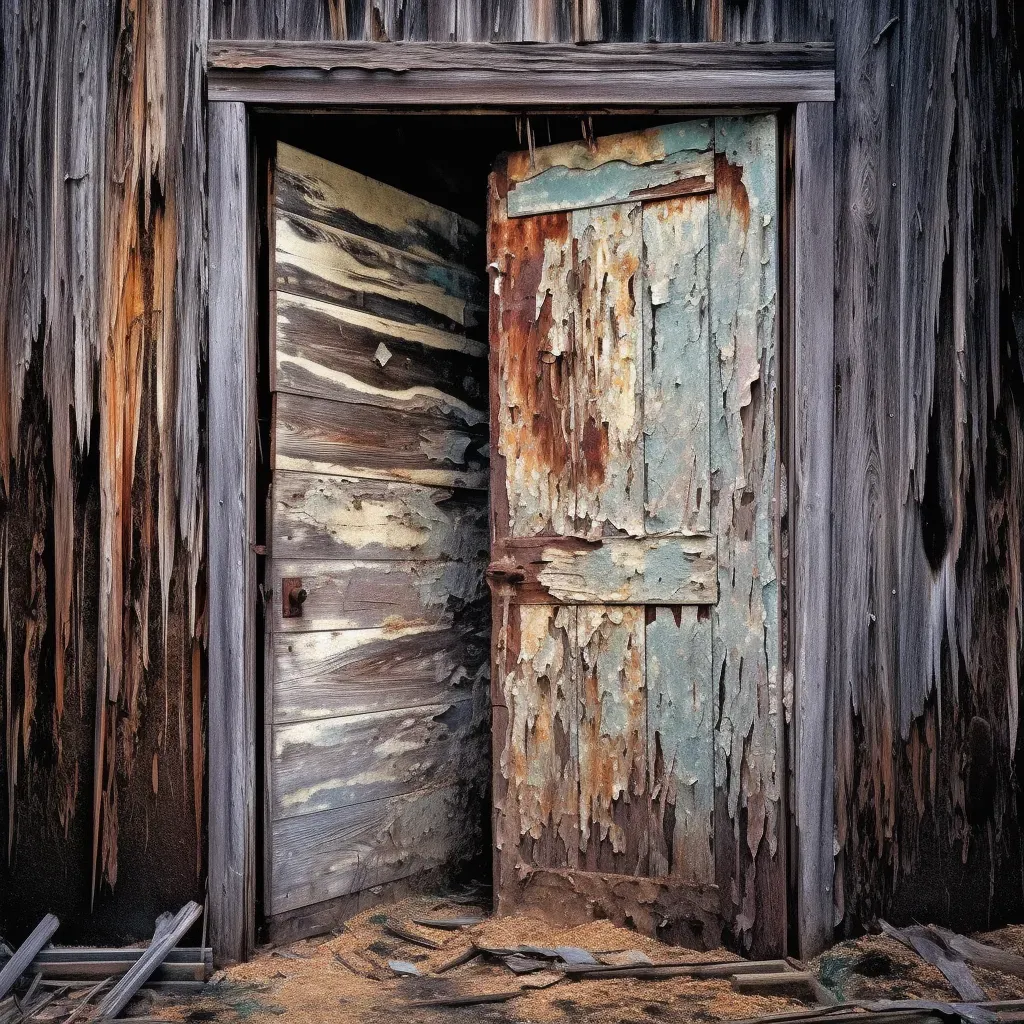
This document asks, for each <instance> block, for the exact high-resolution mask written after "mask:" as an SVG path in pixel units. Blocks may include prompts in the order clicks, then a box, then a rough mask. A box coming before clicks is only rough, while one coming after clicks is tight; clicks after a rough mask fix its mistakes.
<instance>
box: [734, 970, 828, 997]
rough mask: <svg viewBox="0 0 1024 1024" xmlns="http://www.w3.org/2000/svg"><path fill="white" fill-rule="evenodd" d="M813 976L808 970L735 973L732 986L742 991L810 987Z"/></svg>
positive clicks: (811, 986)
mask: <svg viewBox="0 0 1024 1024" xmlns="http://www.w3.org/2000/svg"><path fill="white" fill-rule="evenodd" d="M812 981H813V976H812V975H811V974H810V973H809V972H808V971H793V970H788V971H775V972H772V973H765V974H759V973H755V974H734V975H733V976H732V987H733V988H734V989H737V990H738V991H741V992H751V991H755V992H760V991H762V990H765V989H769V990H774V989H780V988H781V989H794V988H810V989H812V990H813V985H812Z"/></svg>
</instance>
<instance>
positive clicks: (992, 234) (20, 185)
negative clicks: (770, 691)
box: [0, 0, 1024, 942]
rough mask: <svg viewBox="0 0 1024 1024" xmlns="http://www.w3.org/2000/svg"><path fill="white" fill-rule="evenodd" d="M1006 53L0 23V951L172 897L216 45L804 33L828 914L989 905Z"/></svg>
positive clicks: (1009, 675)
mask: <svg viewBox="0 0 1024 1024" xmlns="http://www.w3.org/2000/svg"><path fill="white" fill-rule="evenodd" d="M1015 17H1017V18H1018V20H1017V21H1016V22H1015ZM1022 31H1024V27H1022V26H1021V24H1020V22H1019V16H1016V15H1015V13H1014V5H1013V4H1012V2H1011V0H944V2H941V3H934V2H931V0H899V2H897V0H864V2H860V3H847V4H837V5H835V7H834V9H833V4H832V2H831V0H801V2H794V0H548V2H544V0H483V2H476V0H433V2H427V0H414V2H410V3H403V2H401V0H186V2H181V3H177V2H172V0H122V2H120V3H114V2H113V0H69V2H67V3H61V4H57V3H55V2H50V3H36V2H33V0H6V2H5V3H3V4H2V5H0V175H2V178H3V188H2V189H0V366H2V367H3V371H2V382H0V478H2V486H0V559H2V561H3V567H2V574H3V577H2V578H3V589H2V591H0V594H2V596H0V601H2V604H3V609H2V620H0V621H2V629H0V666H5V667H4V669H3V675H4V680H3V684H2V685H0V706H2V717H3V721H4V729H3V733H2V740H0V742H2V764H3V769H2V773H3V776H4V781H5V785H4V786H3V787H2V791H0V822H3V823H4V825H3V827H4V828H5V832H6V837H5V841H4V843H3V850H2V851H0V887H2V889H3V891H4V892H5V893H17V894H18V895H17V898H16V899H13V900H12V899H6V900H5V901H4V903H3V907H2V910H0V930H3V931H4V933H5V934H7V935H8V936H11V937H18V936H19V935H21V934H23V933H24V932H26V931H27V930H28V929H29V928H30V927H31V926H32V925H33V924H34V923H35V921H36V920H38V918H39V917H40V916H41V915H42V913H43V912H44V911H45V910H47V909H49V908H50V907H51V906H53V905H55V902H56V901H57V900H58V899H59V901H60V910H61V918H62V920H63V921H65V923H66V927H67V928H68V935H69V936H70V934H71V932H73V931H77V933H78V935H79V937H80V938H83V939H85V938H96V939H102V940H103V941H106V942H111V941H117V940H120V939H122V938H127V937H141V936H142V935H143V934H145V933H146V932H147V931H148V930H149V929H150V928H151V925H152V918H153V916H154V915H155V913H156V912H157V911H159V910H163V909H166V907H168V906H171V905H180V904H181V903H182V902H184V900H185V899H187V898H189V897H192V896H197V897H201V892H202V887H203V877H204V876H203V864H202V859H203V856H204V845H205V844H204V841H203V836H202V834H201V828H202V802H203V800H202V797H203V750H204V729H205V726H204V717H203V713H202V710H203V701H204V699H205V697H204V689H203V686H204V684H203V678H204V675H203V673H204V664H205V657H206V655H205V649H204V638H205V635H206V627H205V608H204V593H205V584H204V580H205V574H206V566H205V561H204V555H203V551H204V547H203V538H204V531H205V514H206V512H205V510H206V501H205V497H204V495H205V488H206V469H205V444H206V442H205V436H206V433H205V432H206V412H205V397H204V395H205V384H206V379H207V377H206V375H207V364H206V349H207V338H206V328H205V317H204V314H203V310H204V308H205V280H206V255H205V249H204V244H203V229H204V223H203V222H204V218H203V210H204V206H205V197H204V182H205V163H206V152H205V133H206V114H205V111H204V108H203V103H202V95H203V79H202V68H203V63H204V52H205V46H206V42H207V40H208V39H209V38H267V39H278V38H296V39H311V40H312V39H328V38H351V39H372V40H378V41H381V42H382V43H386V42H387V41H389V40H394V41H399V40H401V39H422V38H430V39H444V40H453V39H454V40H488V39H497V40H507V41H519V40H521V41H527V40H550V41H555V40H564V41H590V40H601V39H603V40H620V41H627V40H635V41H675V40H705V39H711V40H714V39H722V40H750V41H756V40H779V41H787V40H788V41H794V40H813V39H830V38H834V39H835V43H836V52H837V80H838V98H837V103H836V108H835V139H834V156H835V174H836V178H835V184H836V193H835V201H836V223H835V227H836V281H837V294H836V306H835V323H836V352H835V369H836V389H835V427H834V430H835V434H834V440H835V451H834V457H835V466H836V471H835V476H834V480H833V482H832V493H833V509H834V514H835V521H834V530H833V537H832V573H831V576H832V590H833V608H832V620H831V621H832V627H831V636H832V650H831V652H830V654H831V664H830V669H829V671H830V678H831V679H832V680H833V681H834V687H835V712H834V724H835V742H836V763H835V775H836V807H835V811H836V840H837V844H838V850H839V856H838V860H837V863H838V866H839V875H838V879H837V884H836V896H837V911H836V912H837V919H838V920H839V921H840V922H841V927H842V928H844V929H846V928H853V927H856V926H857V925H858V923H860V922H862V921H865V920H867V919H869V918H870V917H871V916H872V915H873V914H875V913H877V912H881V911H884V912H885V913H887V914H889V915H892V916H893V917H895V918H897V919H899V918H909V917H919V918H925V917H934V918H937V919H940V920H946V921H947V922H949V923H952V924H953V925H955V926H957V927H969V926H975V925H984V924H987V923H990V920H991V922H994V921H996V920H997V919H998V918H999V917H1000V915H1007V914H1011V913H1019V910H1020V905H1021V893H1020V885H1021V883H1020V879H1021V877H1022V874H1021V870H1020V868H1021V851H1020V840H1019V835H1020V829H1019V824H1020V810H1019V807H1018V797H1017V789H1016V788H1015V785H1016V780H1017V777H1018V766H1019V759H1018V755H1017V739H1018V731H1017V728H1016V723H1017V716H1018V693H1019V681H1018V668H1019V651H1020V615H1021V609H1022V607H1024V604H1022V601H1021V575H1020V547H1021V545H1020V533H1021V515H1022V504H1024V496H1022V488H1024V432H1022V429H1021V403H1022V402H1024V384H1022V376H1024V374H1022V368H1021V358H1020V352H1021V347H1020V342H1021V338H1020V335H1021V334H1024V285H1022V281H1024V274H1022V269H1024V267H1022V259H1021V238H1022V237H1024V225H1022V224H1021V220H1020V218H1021V204H1020V201H1019V199H1018V194H1019V192H1020V189H1019V187H1017V183H1016V178H1015V175H1016V174H1017V172H1018V169H1019V165H1020V152H1021V143H1022V140H1024V130H1022V119H1021V86H1020V80H1019V76H1018V74H1017V73H1016V70H1015V69H1019V67H1020V62H1021V47H1020V33H1021V32H1022ZM119 446H120V447H119ZM97 665H99V671H97ZM97 678H99V679H100V680H101V683H102V685H101V687H100V693H101V697H102V701H101V703H100V706H102V703H103V702H104V701H105V702H106V704H107V705H109V707H105V708H104V711H105V715H104V716H103V718H102V722H103V723H105V724H104V728H103V729H101V730H100V731H99V734H98V735H99V736H101V737H103V743H102V745H101V746H100V745H98V744H97V742H96V738H97V731H96V723H97V718H98V717H99V716H98V715H97V706H98V704H97ZM104 729H105V731H104ZM98 750H99V751H101V753H99V754H97V751H98ZM855 755H856V756H855ZM182 820H189V821H192V822H194V827H193V828H190V829H181V828H180V822H181V821H182ZM94 851H95V861H96V869H95V875H96V889H97V897H96V903H95V909H94V910H92V909H91V907H92V890H93V874H94V871H93V861H94ZM154 880H155V881H154ZM936 880H940V881H936ZM997 883H998V884H997ZM954 891H957V892H959V893H960V894H961V895H960V897H959V898H958V899H953V898H952V897H951V896H950V893H952V892H954Z"/></svg>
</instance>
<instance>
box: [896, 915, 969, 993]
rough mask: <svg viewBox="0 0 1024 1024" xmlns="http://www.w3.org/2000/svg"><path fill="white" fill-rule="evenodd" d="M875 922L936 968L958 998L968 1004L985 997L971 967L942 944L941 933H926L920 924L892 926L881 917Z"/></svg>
mask: <svg viewBox="0 0 1024 1024" xmlns="http://www.w3.org/2000/svg"><path fill="white" fill-rule="evenodd" d="M879 924H880V925H881V926H882V931H883V932H885V934H886V935H888V936H889V937H890V938H893V939H896V941H897V942H902V943H903V945H905V946H909V947H910V948H911V949H912V950H914V952H915V953H917V955H918V956H919V957H921V959H922V960H925V961H926V962H927V963H930V964H931V965H932V966H933V967H937V968H938V969H939V971H941V972H942V976H943V977H944V978H945V979H946V981H948V982H949V983H950V985H952V987H953V990H954V991H955V992H956V994H957V995H958V996H959V997H960V998H961V999H964V1000H966V1001H968V1002H972V1003H976V1002H981V1001H983V1000H984V999H985V997H986V993H985V990H984V989H983V988H982V987H981V986H980V985H979V984H978V982H977V980H976V979H975V977H974V975H973V974H972V973H971V969H970V968H969V967H968V966H967V964H966V963H964V961H963V959H962V958H961V957H960V955H959V954H958V953H956V952H954V951H953V950H950V949H949V948H948V947H946V946H945V943H944V941H943V940H942V938H941V936H939V935H938V934H937V933H932V934H929V932H928V930H927V929H926V928H923V927H921V926H920V925H914V926H912V927H910V928H896V927H894V926H893V925H891V924H889V923H888V922H887V921H881V920H880V921H879Z"/></svg>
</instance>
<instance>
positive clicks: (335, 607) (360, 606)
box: [269, 558, 487, 633]
mask: <svg viewBox="0 0 1024 1024" xmlns="http://www.w3.org/2000/svg"><path fill="white" fill-rule="evenodd" d="M292 577H298V578H300V579H301V580H302V586H303V587H304V588H305V590H306V592H307V595H308V596H307V597H306V601H305V603H304V604H303V606H302V615H301V617H298V618H288V619H286V618H284V617H283V616H282V614H281V580H282V579H284V578H292ZM272 587H273V591H272V593H271V595H270V598H269V607H270V609H271V617H272V621H273V628H274V631H275V632H280V633H303V632H309V631H313V630H331V629H376V628H386V629H389V630H396V631H400V630H403V629H406V628H408V627H410V626H420V625H438V624H446V625H451V624H452V622H453V618H454V616H455V615H456V614H457V613H458V612H459V611H460V610H461V609H463V608H464V607H466V606H467V605H470V604H474V603H481V602H484V601H485V600H486V596H487V587H486V585H485V583H484V577H483V573H482V572H481V565H480V563H478V562H357V561H321V562H318V561H312V560H308V559H296V560H291V559H277V558H275V559H274V561H273V575H272Z"/></svg>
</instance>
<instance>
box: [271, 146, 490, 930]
mask: <svg viewBox="0 0 1024 1024" xmlns="http://www.w3.org/2000/svg"><path fill="white" fill-rule="evenodd" d="M270 222H271V232H272V237H271V240H270V241H271V244H270V253H271V261H272V265H271V278H270V280H271V297H270V308H271V339H270V364H271V365H270V373H271V390H272V392H273V424H272V430H271V434H272V437H271V444H272V452H271V456H270V462H271V467H272V471H273V482H272V492H271V499H270V507H269V514H268V535H269V551H268V555H269V563H268V572H267V580H268V585H269V586H270V588H271V598H270V602H269V608H268V616H267V618H268V623H269V639H268V645H267V657H266V664H267V679H266V709H265V716H266V718H265V722H266V727H265V731H266V738H267V742H266V751H265V763H266V777H267V793H266V813H265V819H266V830H265V831H266V835H265V843H266V856H265V865H266V872H265V875H266V879H265V906H266V909H267V913H268V914H269V915H270V916H271V917H272V918H274V917H279V916H280V915H301V914H303V913H312V911H310V910H309V908H316V907H318V906H319V907H320V908H321V911H323V910H324V905H325V904H327V905H328V906H331V905H333V906H334V907H335V908H336V909H337V911H338V914H337V916H339V917H343V916H345V914H346V913H349V912H352V911H354V910H357V909H359V907H360V905H361V903H360V899H361V897H360V894H361V893H366V891H367V890H369V889H371V888H372V889H378V891H379V887H380V886H383V885H387V884H388V883H394V882H397V881H399V880H408V879H410V878H411V877H413V876H418V875H422V874H423V873H425V872H435V873H437V872H442V871H443V870H445V869H447V868H450V867H452V866H455V865H458V864H460V863H461V862H462V861H464V860H465V859H467V858H468V857H471V856H473V855H477V854H479V852H480V847H481V845H482V843H483V837H482V831H483V830H482V828H481V818H482V816H483V814H484V807H485V801H486V791H487V781H488V780H487V742H488V729H487V711H488V709H487V674H488V657H487V643H488V629H489V623H488V614H487V598H486V594H487V591H486V587H485V585H484V582H483V578H484V569H485V567H486V564H487V561H486V560H487V490H486V489H487V483H488V469H487V454H486V446H487V413H486V386H487V385H486V365H487V358H486V357H487V346H486V342H485V340H484V339H483V333H484V322H485V317H486V312H485V309H486V294H485V293H486V278H485V276H484V273H483V255H484V252H483V232H482V230H481V229H480V228H479V227H477V226H476V225H473V224H471V223H469V222H468V221H466V220H464V219H463V218H461V217H458V216H456V215H455V214H454V213H451V212H449V211H447V210H444V209H441V208H440V207H437V206H434V205H432V204H430V203H426V202H424V201H422V200H420V199H416V198H414V197H413V196H410V195H407V194H405V193H404V192H400V191H399V190H398V189H395V188H391V187H390V186H388V185H384V184H381V183H380V182H377V181H373V180H371V179H369V178H366V177H363V176H362V175H359V174H356V173H354V172H352V171H349V170H346V169H345V168H343V167H340V166H338V165H337V164H334V163H331V162H329V161H327V160H324V159H321V158H320V157H317V156H314V155H312V154H309V153H306V152H303V151H301V150H298V149H295V148H293V147H291V146H287V145H284V144H280V145H279V146H278V148H277V154H276V161H275V167H274V175H273V190H272V196H271V203H270ZM339 900H340V901H341V902H340V903H339V902H338V901H339ZM331 901H334V902H333V904H332V903H331ZM298 931H299V932H301V931H302V929H301V928H299V929H298Z"/></svg>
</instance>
